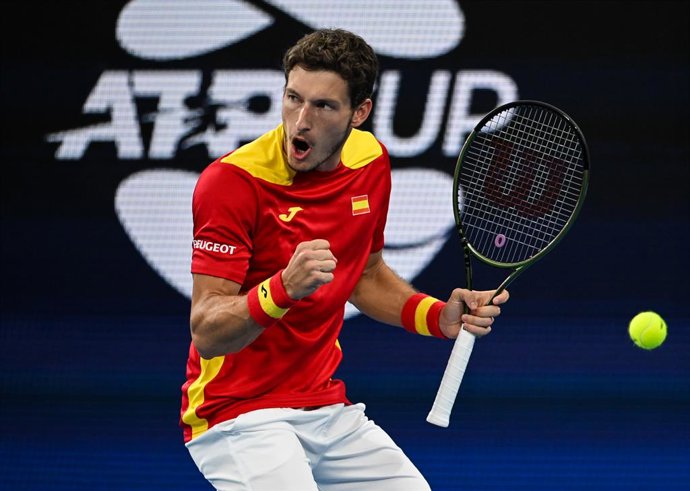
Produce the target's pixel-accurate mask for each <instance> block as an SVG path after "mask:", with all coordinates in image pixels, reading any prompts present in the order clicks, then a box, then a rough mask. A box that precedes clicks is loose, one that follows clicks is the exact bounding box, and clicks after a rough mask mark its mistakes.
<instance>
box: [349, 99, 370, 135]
mask: <svg viewBox="0 0 690 491" xmlns="http://www.w3.org/2000/svg"><path fill="white" fill-rule="evenodd" d="M373 106H374V103H373V102H372V101H371V99H365V100H364V102H362V103H361V104H360V105H359V106H357V108H356V109H355V112H354V114H353V115H352V122H351V123H350V126H352V127H353V128H357V127H358V126H360V125H361V124H362V123H364V122H365V121H366V120H367V118H368V117H369V114H370V113H371V108H372V107H373Z"/></svg>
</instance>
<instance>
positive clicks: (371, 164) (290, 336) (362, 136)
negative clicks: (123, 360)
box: [180, 126, 391, 442]
mask: <svg viewBox="0 0 690 491" xmlns="http://www.w3.org/2000/svg"><path fill="white" fill-rule="evenodd" d="M282 143H283V128H282V126H278V127H277V128H276V129H274V130H273V131H270V132H268V133H266V134H265V135H263V136H261V137H259V138H258V139H257V140H255V141H253V142H251V143H249V144H247V145H244V146H242V147H240V148H239V149H237V150H235V151H234V152H232V153H230V154H228V155H226V156H224V157H221V158H220V159H218V160H216V161H214V162H213V163H211V164H210V165H209V166H208V167H207V168H206V169H205V170H204V171H203V172H202V174H201V176H200V177H199V180H198V182H197V185H196V188H195V190H194V198H193V202H192V209H193V214H194V240H193V243H192V247H193V249H192V250H193V252H192V272H193V273H198V274H205V275H210V276H217V277H221V278H226V279H228V280H232V281H234V282H237V283H239V284H241V285H242V288H241V293H246V292H247V291H248V290H250V289H251V288H252V287H254V286H255V285H257V284H258V283H260V282H261V281H263V280H265V279H266V278H268V277H270V276H272V275H274V274H275V273H277V272H278V271H280V270H281V269H283V268H285V267H286V266H287V264H288V261H289V260H290V257H291V256H292V254H293V253H294V251H295V248H296V247H297V244H299V243H300V242H304V241H308V240H313V239H326V240H328V241H329V242H330V244H331V251H332V252H333V254H334V255H335V257H336V258H337V259H338V263H337V267H336V270H335V273H334V274H335V279H334V280H333V281H332V282H331V283H329V284H327V285H324V286H322V287H321V288H319V289H318V290H317V291H316V292H315V293H314V294H312V295H310V296H308V297H305V298H303V299H302V300H300V301H299V302H297V304H295V305H294V306H293V307H292V308H291V309H290V310H289V311H288V312H287V314H286V315H285V316H283V317H282V319H280V321H279V322H278V323H277V324H275V325H273V326H271V327H269V328H267V329H266V330H264V332H263V333H261V335H260V336H259V337H258V338H257V339H256V340H255V341H254V342H252V343H251V344H250V345H248V346H247V347H245V348H244V349H242V350H241V351H240V352H238V353H232V354H227V355H225V356H219V357H216V358H213V359H210V360H206V359H203V358H201V357H200V356H199V353H198V352H197V350H196V349H195V347H194V345H193V344H192V345H190V348H189V358H188V361H187V380H186V382H185V384H184V385H183V386H182V408H181V418H180V420H181V421H180V423H181V426H182V427H183V430H184V439H185V442H188V441H190V440H192V439H193V438H195V437H197V436H199V435H201V434H202V433H204V432H205V431H206V430H207V429H209V428H211V427H212V426H213V425H215V424H217V423H220V422H222V421H226V420H228V419H231V418H235V417H237V416H239V415H240V414H242V413H245V412H247V411H252V410H255V409H263V408H269V407H304V406H320V405H326V404H336V403H340V402H342V403H346V404H349V402H348V400H347V397H346V394H345V385H344V383H343V382H342V381H340V380H336V379H333V378H332V377H333V375H334V373H335V370H336V368H337V367H338V365H339V363H340V361H341V359H342V351H341V349H340V345H339V343H338V334H339V333H340V329H341V327H342V323H343V314H344V306H345V303H346V301H347V300H348V298H349V297H350V295H351V294H352V291H353V289H354V287H355V285H356V283H357V281H358V279H359V277H360V275H361V273H362V271H363V269H364V267H365V265H366V263H367V259H368V257H369V255H370V254H371V253H372V252H376V251H379V250H381V249H382V248H383V230H384V227H385V224H386V215H387V213H388V200H389V196H390V187H391V173H390V160H389V157H388V153H387V151H386V149H385V147H384V146H383V145H382V144H381V143H380V142H379V141H378V140H376V138H375V137H374V136H373V135H372V134H371V133H368V132H365V131H359V130H353V131H352V133H351V135H350V137H349V138H348V140H347V141H346V143H345V145H344V147H343V151H342V157H341V162H340V164H339V165H338V167H337V168H336V169H335V170H333V171H330V172H319V171H313V172H306V173H295V172H294V171H293V170H292V169H291V168H290V167H289V166H288V165H287V163H286V161H285V157H284V154H283V150H282Z"/></svg>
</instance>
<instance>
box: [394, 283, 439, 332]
mask: <svg viewBox="0 0 690 491" xmlns="http://www.w3.org/2000/svg"><path fill="white" fill-rule="evenodd" d="M445 305H446V303H445V302H442V301H441V300H438V299H436V298H434V297H430V296H429V295H425V294H424V293H416V294H414V295H412V296H411V297H410V298H409V299H408V300H407V302H405V305H403V309H402V314H401V322H402V326H403V327H404V328H405V329H406V330H408V331H410V332H413V333H416V334H421V335H422V336H436V337H437V338H442V339H448V338H447V337H446V336H444V334H443V332H441V327H440V325H439V319H440V318H441V310H442V309H443V307H444V306H445Z"/></svg>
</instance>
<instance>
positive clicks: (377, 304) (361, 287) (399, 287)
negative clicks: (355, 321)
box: [350, 259, 416, 326]
mask: <svg viewBox="0 0 690 491" xmlns="http://www.w3.org/2000/svg"><path fill="white" fill-rule="evenodd" d="M415 293H416V292H415V290H414V288H413V287H412V286H411V285H410V284H409V283H407V282H406V281H405V280H404V279H402V278H400V277H399V276H398V275H397V274H396V273H395V272H394V271H393V270H392V269H390V268H389V267H388V265H386V263H385V262H384V261H383V260H382V259H381V260H379V261H376V262H375V263H374V264H371V265H368V266H367V268H366V269H365V271H364V273H363V274H362V276H361V278H360V279H359V282H358V283H357V286H356V287H355V290H354V292H353V293H352V296H351V297H350V302H351V303H352V304H354V305H355V306H356V307H357V308H358V309H359V310H360V311H361V312H362V313H364V314H366V315H367V316H369V317H371V318H372V319H375V320H377V321H380V322H384V323H386V324H391V325H394V326H400V325H401V324H400V313H401V312H402V308H403V305H404V304H405V302H406V301H407V300H408V299H409V298H410V297H411V296H412V295H414V294H415Z"/></svg>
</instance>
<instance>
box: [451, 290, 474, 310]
mask: <svg viewBox="0 0 690 491" xmlns="http://www.w3.org/2000/svg"><path fill="white" fill-rule="evenodd" d="M449 302H458V303H463V304H465V305H467V307H469V309H470V310H472V309H476V308H477V307H478V306H479V302H478V300H477V293H476V292H473V291H472V290H467V289H465V288H456V289H455V290H453V292H452V293H451V295H450V299H449Z"/></svg>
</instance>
